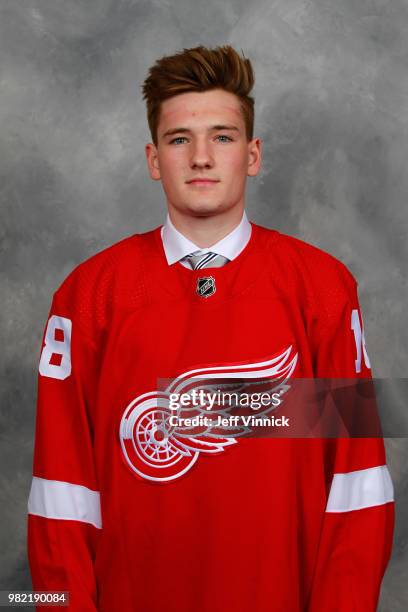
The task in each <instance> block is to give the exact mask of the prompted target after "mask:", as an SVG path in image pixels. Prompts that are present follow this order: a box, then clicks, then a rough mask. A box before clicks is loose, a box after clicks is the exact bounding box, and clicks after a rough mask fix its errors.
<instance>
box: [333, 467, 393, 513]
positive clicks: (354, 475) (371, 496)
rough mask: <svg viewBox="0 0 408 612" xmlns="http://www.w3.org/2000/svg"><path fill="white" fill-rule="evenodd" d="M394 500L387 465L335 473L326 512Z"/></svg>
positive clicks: (359, 507)
mask: <svg viewBox="0 0 408 612" xmlns="http://www.w3.org/2000/svg"><path fill="white" fill-rule="evenodd" d="M392 501H394V487H393V484H392V480H391V476H390V473H389V471H388V468H387V466H386V465H380V466H378V467H373V468H368V469H366V470H356V471H354V472H348V473H345V474H334V476H333V481H332V485H331V488H330V494H329V499H328V501H327V507H326V512H349V511H350V510H361V509H362V508H371V507H372V506H380V505H383V504H386V503H388V502H392Z"/></svg>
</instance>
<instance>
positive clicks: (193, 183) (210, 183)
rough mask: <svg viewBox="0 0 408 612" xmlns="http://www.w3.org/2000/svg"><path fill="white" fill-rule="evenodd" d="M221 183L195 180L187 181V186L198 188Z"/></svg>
mask: <svg viewBox="0 0 408 612" xmlns="http://www.w3.org/2000/svg"><path fill="white" fill-rule="evenodd" d="M218 182H219V181H214V180H210V179H194V180H193V181H187V185H197V186H210V185H216V184H217V183H218Z"/></svg>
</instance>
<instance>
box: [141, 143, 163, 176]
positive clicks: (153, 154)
mask: <svg viewBox="0 0 408 612" xmlns="http://www.w3.org/2000/svg"><path fill="white" fill-rule="evenodd" d="M145 153H146V161H147V167H148V169H149V173H150V177H151V178H152V179H153V180H154V181H160V179H161V175H160V166H159V154H158V150H157V147H156V146H155V145H154V144H153V143H152V142H149V143H148V144H147V145H146V146H145Z"/></svg>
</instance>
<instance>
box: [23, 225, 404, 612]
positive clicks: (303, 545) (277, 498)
mask: <svg viewBox="0 0 408 612" xmlns="http://www.w3.org/2000/svg"><path fill="white" fill-rule="evenodd" d="M204 276H205V277H208V276H212V277H213V279H214V280H215V285H216V291H215V293H214V294H213V295H211V296H210V297H208V298H203V297H200V296H199V295H198V294H197V293H196V283H197V279H198V278H200V277H204ZM356 308H357V309H358V310H359V305H358V297H357V285H356V282H355V280H354V278H353V276H352V275H351V274H350V272H349V271H348V270H347V268H346V267H345V266H344V265H343V264H342V263H341V262H339V261H338V260H337V259H335V258H334V257H332V256H330V255H328V254H327V253H324V252H323V251H321V250H319V249H317V248H316V247H313V246H311V245H308V244H307V243H305V242H303V241H301V240H298V239H296V238H293V237H289V236H286V235H284V234H281V233H279V232H277V231H274V230H269V229H266V228H263V227H261V226H258V225H256V224H254V223H252V235H251V239H250V241H249V243H248V245H247V246H246V248H245V249H244V250H243V251H242V252H241V253H240V254H239V255H238V257H237V258H236V259H234V260H233V261H232V262H230V263H228V264H227V265H225V266H224V267H222V268H213V269H205V270H189V269H187V268H184V267H183V266H182V265H181V264H180V263H176V264H174V265H172V266H168V264H167V261H166V259H165V254H164V250H163V245H162V242H161V237H160V227H158V228H156V229H155V230H152V231H150V232H146V233H144V234H138V235H134V236H131V237H130V238H127V239H125V240H123V241H121V242H120V243H118V244H116V245H114V246H112V247H110V248H109V249H106V250H105V251H103V252H101V253H99V254H97V255H96V256H94V257H92V258H91V259H89V260H88V261H86V262H84V263H83V264H81V265H80V266H78V267H77V268H76V269H75V270H74V271H73V272H72V273H71V274H70V276H69V277H68V278H67V279H66V280H65V281H64V283H63V284H62V286H61V287H60V288H59V290H58V291H57V292H56V294H55V296H54V300H53V305H52V308H51V312H50V315H52V314H55V315H58V316H60V317H66V318H69V319H70V320H71V321H72V373H71V375H70V376H69V377H67V378H66V379H64V380H55V379H53V378H49V377H47V376H41V375H40V376H39V395H38V407H37V425H36V445H35V455H34V465H33V475H34V476H37V477H40V478H44V479H51V480H52V479H53V480H61V481H64V482H70V483H73V484H78V485H83V486H85V487H88V488H89V489H91V490H95V491H99V492H100V499H101V510H102V529H97V528H96V527H94V526H92V525H90V524H86V523H80V522H79V521H66V520H57V519H47V518H44V517H35V516H32V515H29V518H28V547H29V560H30V567H31V572H32V578H33V588H34V589H37V590H40V589H41V590H44V589H49V590H51V589H60V590H70V592H71V605H70V607H69V609H70V610H75V611H78V612H79V611H85V610H99V611H101V612H115V611H118V612H119V611H120V612H159V611H160V612H161V611H162V610H163V609H165V610H167V611H168V612H173V611H174V612H176V611H177V612H192V611H193V610H194V612H225V611H230V610H231V611H232V610H233V611H234V612H249V611H250V612H272V611H279V612H280V611H282V612H283V611H285V612H320V611H321V612H328V611H330V612H335V611H336V612H374V611H375V610H376V605H377V601H378V594H379V589H380V585H381V580H382V577H383V574H384V572H385V569H386V566H387V563H388V560H389V557H390V553H391V543H392V534H393V521H394V504H393V503H392V502H389V503H386V504H382V505H379V506H375V507H372V508H364V509H362V510H358V511H350V512H340V513H330V514H329V513H325V507H326V503H327V497H328V493H329V490H330V485H331V481H332V477H333V474H334V473H336V472H344V471H345V472H349V471H354V470H361V469H366V468H369V467H376V466H379V465H383V464H384V463H385V453H384V445H383V441H382V440H381V439H378V438H377V439H374V438H373V439H349V440H346V439H338V440H336V439H334V440H333V439H330V440H327V439H326V440H322V439H302V438H297V439H270V438H264V439H262V438H260V439H253V438H252V439H251V438H240V439H238V440H237V443H236V444H233V445H230V446H227V447H226V448H224V450H223V451H222V452H219V453H216V454H213V455H210V454H208V453H207V454H206V453H202V452H200V453H199V455H198V458H197V460H196V461H195V463H194V464H193V465H191V467H189V469H186V471H185V473H184V474H183V475H181V476H179V477H176V478H174V479H173V480H169V481H165V482H155V481H152V480H147V479H146V478H143V477H141V476H139V475H138V474H137V473H135V471H134V470H132V469H131V467H130V466H129V463H128V461H127V460H126V457H125V455H124V452H123V447H122V445H121V436H120V426H121V421H122V419H123V415H124V412H125V411H126V409H127V408H128V407H129V404H130V403H131V402H132V401H133V400H135V399H136V398H138V397H139V396H141V395H143V394H147V393H151V392H154V391H155V390H158V389H159V386H160V382H161V381H162V379H171V378H173V377H178V376H180V375H181V374H183V373H185V372H188V371H190V370H194V369H200V368H209V367H215V366H220V367H224V368H225V367H226V368H228V367H230V366H231V365H234V364H242V363H246V364H254V363H258V362H262V361H263V360H267V359H270V358H271V357H273V356H277V355H280V354H282V351H284V350H285V349H286V348H287V347H289V346H292V350H293V351H294V352H295V353H297V355H298V360H297V364H296V368H295V371H294V373H293V377H299V378H301V377H305V378H307V377H345V378H347V377H350V378H354V377H359V378H369V377H370V376H371V371H370V369H369V368H367V367H366V365H365V364H364V360H362V370H361V372H360V373H358V374H357V373H356V369H355V360H356V343H355V339H354V335H353V331H352V329H351V327H350V317H351V312H352V310H353V309H356ZM359 317H360V321H361V312H359ZM299 410H301V406H299ZM130 452H131V451H130ZM185 461H187V460H185ZM187 462H188V461H187ZM152 473H155V474H156V473H160V471H158V470H157V469H154V470H153V471H152Z"/></svg>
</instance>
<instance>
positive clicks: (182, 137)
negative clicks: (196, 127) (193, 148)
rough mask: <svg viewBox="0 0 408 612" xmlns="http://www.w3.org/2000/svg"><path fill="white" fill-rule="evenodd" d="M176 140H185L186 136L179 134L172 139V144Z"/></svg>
mask: <svg viewBox="0 0 408 612" xmlns="http://www.w3.org/2000/svg"><path fill="white" fill-rule="evenodd" d="M176 140H185V136H177V138H173V140H170V144H172V143H173V142H175V141H176Z"/></svg>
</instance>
